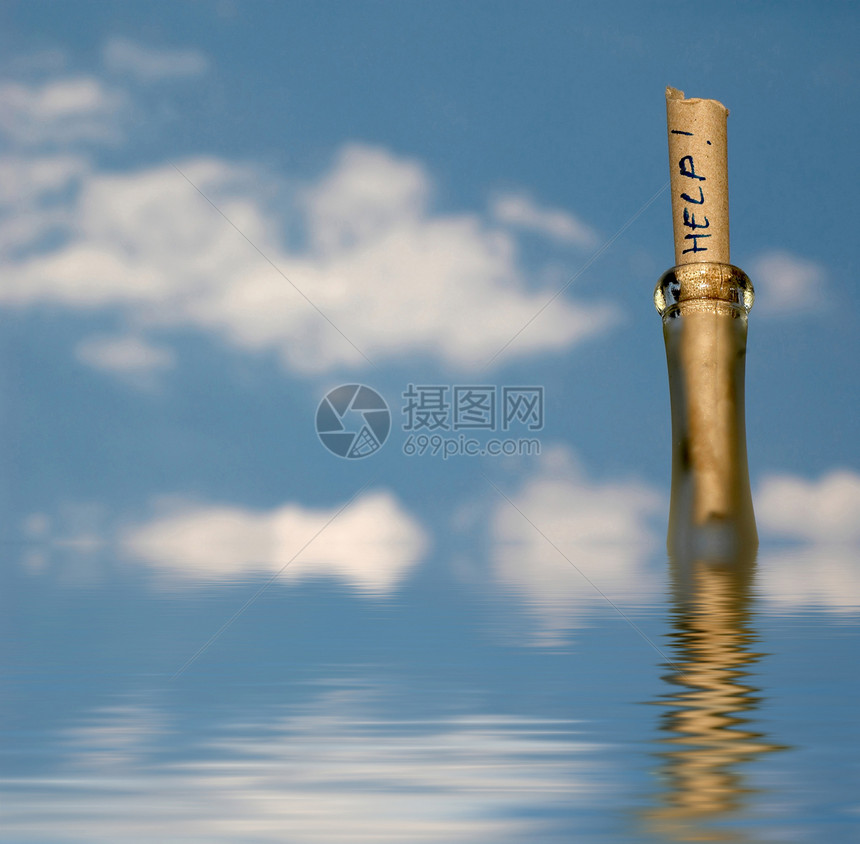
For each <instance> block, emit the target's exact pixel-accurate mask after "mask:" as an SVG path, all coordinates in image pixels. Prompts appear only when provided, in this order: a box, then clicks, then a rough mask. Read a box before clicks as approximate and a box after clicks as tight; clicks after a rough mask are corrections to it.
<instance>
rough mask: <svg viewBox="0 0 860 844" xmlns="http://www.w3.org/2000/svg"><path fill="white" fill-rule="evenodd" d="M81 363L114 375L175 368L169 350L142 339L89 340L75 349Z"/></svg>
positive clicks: (107, 337) (122, 337)
mask: <svg viewBox="0 0 860 844" xmlns="http://www.w3.org/2000/svg"><path fill="white" fill-rule="evenodd" d="M75 354H76V356H77V358H78V360H79V361H81V363H85V364H86V365H87V366H92V367H93V368H95V369H102V370H105V371H107V372H115V373H128V374H133V373H141V372H152V371H153V370H157V369H167V368H169V367H171V366H173V363H174V359H173V353H172V352H171V351H170V350H169V349H165V348H160V347H158V346H153V345H152V344H151V343H149V342H147V341H146V340H144V339H142V338H140V337H132V336H118V337H109V336H98V337H88V338H87V339H85V340H83V341H82V342H81V343H79V344H78V346H77V347H76V348H75Z"/></svg>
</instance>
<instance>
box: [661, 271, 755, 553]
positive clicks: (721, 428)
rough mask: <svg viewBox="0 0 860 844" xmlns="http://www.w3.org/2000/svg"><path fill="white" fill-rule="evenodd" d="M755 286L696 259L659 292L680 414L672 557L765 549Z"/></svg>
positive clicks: (675, 413) (665, 280)
mask: <svg viewBox="0 0 860 844" xmlns="http://www.w3.org/2000/svg"><path fill="white" fill-rule="evenodd" d="M754 296H755V294H754V291H753V286H752V282H751V281H750V280H749V278H748V277H747V275H746V273H744V272H743V271H742V270H740V269H738V268H737V267H734V266H731V265H729V264H717V263H690V264H682V265H679V266H677V267H673V268H672V269H671V270H669V271H668V272H666V273H664V274H663V276H662V278H661V279H660V281H659V282H658V283H657V287H656V289H655V291H654V304H655V305H656V307H657V311H658V312H659V313H660V315H661V316H662V318H663V338H664V340H665V344H666V362H667V364H668V370H669V393H670V398H671V410H672V491H671V501H670V506H669V531H668V547H669V553H670V554H671V555H672V557H673V558H674V559H676V560H683V559H688V560H700V561H701V560H705V561H715V562H726V561H729V560H739V559H742V558H744V557H747V556H750V555H751V556H753V557H754V556H755V551H756V548H757V546H758V536H757V533H756V526H755V516H754V514H753V504H752V495H751V493H750V483H749V469H748V465H747V449H746V428H745V420H744V363H745V358H746V345H747V314H748V313H749V311H750V308H752V304H753V299H754Z"/></svg>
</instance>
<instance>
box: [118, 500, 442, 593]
mask: <svg viewBox="0 0 860 844" xmlns="http://www.w3.org/2000/svg"><path fill="white" fill-rule="evenodd" d="M314 537H316V538H314ZM310 540H312V541H310ZM309 541H310V544H309V545H308V546H307V547H306V548H304V550H301V549H302V548H303V546H304V545H305V544H306V543H308V542H309ZM120 546H121V547H122V548H123V550H124V551H125V552H126V553H127V554H128V555H129V556H131V557H133V558H135V559H137V560H140V561H141V562H144V563H146V564H148V565H150V566H152V567H154V568H155V569H156V570H158V571H159V572H161V573H163V574H165V575H168V576H172V577H176V578H186V579H206V580H224V579H232V578H233V577H235V576H236V575H237V574H240V573H242V572H267V573H272V574H274V573H275V572H277V571H280V570H281V568H283V567H284V566H285V565H286V564H287V562H289V560H291V559H292V558H293V557H294V556H296V555H297V554H298V557H297V558H296V559H295V560H294V562H292V563H291V564H290V565H289V566H287V567H286V569H285V570H284V572H283V574H282V575H281V579H282V580H301V579H306V578H314V577H335V578H339V579H340V580H343V581H344V582H346V583H347V584H349V585H350V586H352V587H354V588H355V589H357V590H358V591H359V592H366V593H381V594H384V593H388V592H391V591H392V590H394V589H395V588H397V586H398V585H399V584H400V582H401V581H402V580H403V579H404V578H405V577H406V576H407V574H408V573H409V572H410V571H411V570H412V569H413V568H414V567H415V566H416V565H417V564H418V563H419V562H420V561H421V559H422V557H423V556H424V554H425V553H426V551H427V547H428V539H427V536H426V534H425V532H424V530H423V529H422V527H421V526H420V524H419V523H418V522H417V521H416V520H415V519H414V518H413V517H412V516H410V515H409V514H408V513H407V512H406V511H405V510H404V509H403V508H402V507H401V505H400V504H399V503H398V501H397V500H396V499H395V498H394V497H393V496H392V495H391V494H390V493H386V492H375V493H365V494H364V495H362V496H361V497H359V498H358V499H357V500H355V501H354V502H353V503H352V504H350V505H349V506H347V507H346V509H345V510H343V512H341V513H340V514H339V515H337V508H336V509H333V510H310V509H307V508H304V507H301V506H299V505H297V504H286V505H284V506H282V507H279V508H277V509H275V510H267V511H255V510H249V509H245V508H242V507H231V506H211V505H203V506H200V505H197V506H194V505H184V506H183V505H177V504H172V505H170V507H169V508H168V512H166V513H164V514H162V515H160V516H157V517H156V518H154V519H153V520H152V521H150V522H147V523H144V524H140V525H136V526H132V527H128V528H126V529H125V530H123V531H122V533H121V536H120ZM300 551H301V553H299V552H300Z"/></svg>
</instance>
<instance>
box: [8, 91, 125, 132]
mask: <svg viewBox="0 0 860 844" xmlns="http://www.w3.org/2000/svg"><path fill="white" fill-rule="evenodd" d="M124 105H125V97H124V95H122V94H121V93H120V92H118V91H114V90H111V89H110V88H108V87H107V86H105V84H104V83H103V82H101V81H100V80H98V79H95V78H93V77H87V76H81V77H77V78H75V77H68V78H60V79H55V80H52V81H49V82H45V83H42V84H29V85H28V84H24V83H18V82H2V83H0V134H3V135H6V137H7V138H8V139H10V140H11V141H13V142H14V143H16V144H18V145H20V146H38V145H48V146H52V147H54V146H63V145H67V144H72V143H76V142H94V141H108V142H112V141H116V140H118V138H119V126H118V118H119V114H120V112H121V110H122V109H123V107H124Z"/></svg>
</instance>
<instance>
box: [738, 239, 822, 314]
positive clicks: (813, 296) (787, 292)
mask: <svg viewBox="0 0 860 844" xmlns="http://www.w3.org/2000/svg"><path fill="white" fill-rule="evenodd" d="M750 278H751V279H752V283H753V287H754V288H755V293H756V298H755V312H756V313H757V314H760V315H762V316H783V315H788V314H795V313H804V312H809V311H810V310H817V309H818V307H819V303H820V302H821V301H822V300H823V296H824V294H825V292H826V290H827V284H826V280H827V276H826V273H825V271H824V268H823V267H820V266H819V265H818V264H815V263H813V262H812V261H807V260H806V259H804V258H800V257H798V256H797V255H791V254H789V253H788V252H779V251H775V252H766V253H764V254H762V255H760V256H758V257H757V258H755V259H754V260H753V261H752V263H751V264H750Z"/></svg>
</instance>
